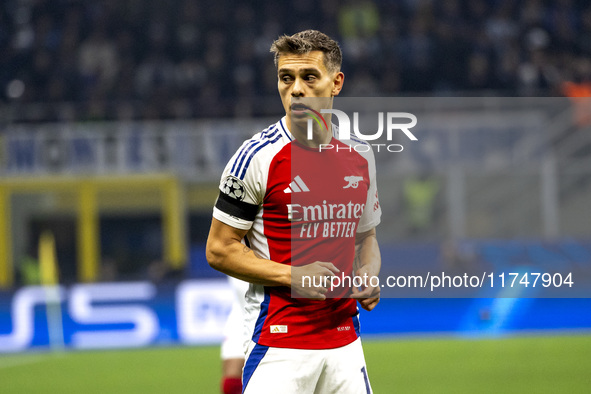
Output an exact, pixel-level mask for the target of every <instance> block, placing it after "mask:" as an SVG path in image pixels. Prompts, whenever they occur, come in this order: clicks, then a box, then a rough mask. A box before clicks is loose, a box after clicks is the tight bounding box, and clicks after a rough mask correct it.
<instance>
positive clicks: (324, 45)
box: [271, 30, 343, 72]
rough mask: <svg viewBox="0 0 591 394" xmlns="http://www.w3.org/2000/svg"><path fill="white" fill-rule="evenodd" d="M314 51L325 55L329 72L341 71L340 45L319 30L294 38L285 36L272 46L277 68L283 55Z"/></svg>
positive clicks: (303, 33) (293, 36) (306, 31)
mask: <svg viewBox="0 0 591 394" xmlns="http://www.w3.org/2000/svg"><path fill="white" fill-rule="evenodd" d="M312 51H321V52H323V53H324V65H325V66H326V69H327V70H328V71H330V72H337V71H340V70H341V63H342V61H343V54H342V53H341V48H340V47H339V44H338V43H337V42H336V41H335V40H333V39H332V38H330V37H329V36H327V35H326V34H324V33H322V32H319V31H318V30H304V31H301V32H299V33H296V34H294V35H292V36H288V35H284V36H282V37H279V38H278V39H277V40H276V41H275V42H274V43H273V45H271V52H272V53H273V54H274V55H275V66H277V64H278V62H279V57H280V56H281V55H286V54H296V55H303V54H306V53H310V52H312Z"/></svg>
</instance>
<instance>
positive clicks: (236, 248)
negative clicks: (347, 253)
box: [205, 218, 339, 299]
mask: <svg viewBox="0 0 591 394" xmlns="http://www.w3.org/2000/svg"><path fill="white" fill-rule="evenodd" d="M247 232H248V231H247V230H241V229H237V228H234V227H232V226H229V225H227V224H225V223H223V222H221V221H219V220H217V219H216V218H213V219H212V222H211V228H210V230H209V237H208V238H207V246H206V248H205V255H206V258H207V261H208V262H209V265H210V266H211V267H212V268H214V269H216V270H218V271H221V272H223V273H224V274H226V275H230V276H233V277H235V278H238V279H241V280H244V281H246V282H250V283H255V284H259V285H263V286H287V287H291V288H292V289H293V290H295V291H296V292H297V293H298V294H300V295H301V296H302V297H306V298H314V299H324V298H326V297H325V296H324V294H325V293H326V292H327V289H326V288H323V287H303V286H302V283H303V282H302V276H304V275H306V276H317V277H324V276H332V275H335V274H337V273H338V272H339V270H338V269H337V268H336V267H335V266H334V265H333V264H332V263H327V262H320V261H316V262H314V263H312V264H308V265H305V266H302V267H291V266H290V265H286V264H281V263H277V262H275V261H272V260H267V259H263V258H260V257H258V256H257V255H256V254H255V253H254V252H253V251H252V250H251V249H250V248H249V247H247V246H246V245H244V244H243V243H242V239H243V238H244V237H245V236H246V233H247Z"/></svg>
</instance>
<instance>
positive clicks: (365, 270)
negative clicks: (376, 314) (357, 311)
mask: <svg viewBox="0 0 591 394" xmlns="http://www.w3.org/2000/svg"><path fill="white" fill-rule="evenodd" d="M374 274H375V272H371V267H370V266H367V265H366V266H362V267H361V268H359V269H358V270H357V271H355V275H357V276H358V277H360V278H367V280H366V283H364V285H366V286H365V287H363V288H362V289H358V288H356V287H354V286H353V287H352V288H351V291H352V292H353V294H352V295H351V298H354V299H356V300H357V301H358V302H359V305H361V307H362V308H363V309H365V310H366V311H371V310H372V309H373V308H375V307H376V305H378V302H380V286H379V283H378V284H377V286H371V283H372V281H371V278H372V275H374ZM374 284H375V283H374Z"/></svg>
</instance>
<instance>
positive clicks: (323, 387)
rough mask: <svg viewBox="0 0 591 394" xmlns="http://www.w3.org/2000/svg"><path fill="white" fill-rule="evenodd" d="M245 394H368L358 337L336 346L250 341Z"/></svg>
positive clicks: (369, 386)
mask: <svg viewBox="0 0 591 394" xmlns="http://www.w3.org/2000/svg"><path fill="white" fill-rule="evenodd" d="M242 384H243V387H244V389H243V393H245V394H267V393H268V394H276V393H281V394H331V393H334V394H337V393H338V394H368V393H372V390H371V385H370V384H369V379H368V377H367V367H366V366H365V357H364V356H363V348H362V347H361V339H359V338H357V340H355V342H353V343H350V344H349V345H346V346H343V347H339V348H336V349H320V350H307V349H283V348H276V347H268V346H262V345H258V344H256V343H254V342H252V341H251V343H250V345H249V346H248V352H247V356H246V364H245V366H244V371H243V374H242Z"/></svg>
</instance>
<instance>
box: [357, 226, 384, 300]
mask: <svg viewBox="0 0 591 394" xmlns="http://www.w3.org/2000/svg"><path fill="white" fill-rule="evenodd" d="M381 266H382V258H381V255H380V249H379V247H378V240H377V238H376V229H375V227H374V228H372V229H371V230H368V231H365V232H361V233H357V235H356V237H355V264H354V267H353V270H354V274H355V275H356V276H358V277H360V278H362V280H364V283H363V284H364V287H362V288H361V289H357V288H355V287H353V289H352V290H353V295H352V296H351V297H352V298H355V299H357V301H359V304H360V305H361V307H362V308H363V309H365V310H366V311H371V310H372V309H373V308H375V306H376V305H377V304H378V302H379V301H380V285H379V282H378V279H377V278H378V275H379V273H380V268H381ZM372 278H375V279H373V280H372ZM372 284H373V285H375V287H374V286H371V285H372Z"/></svg>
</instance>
